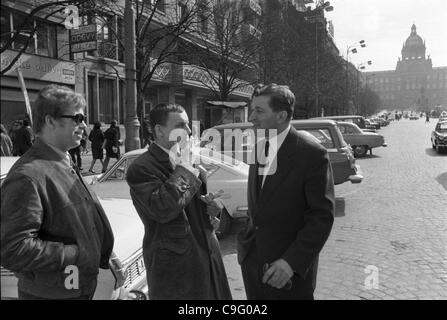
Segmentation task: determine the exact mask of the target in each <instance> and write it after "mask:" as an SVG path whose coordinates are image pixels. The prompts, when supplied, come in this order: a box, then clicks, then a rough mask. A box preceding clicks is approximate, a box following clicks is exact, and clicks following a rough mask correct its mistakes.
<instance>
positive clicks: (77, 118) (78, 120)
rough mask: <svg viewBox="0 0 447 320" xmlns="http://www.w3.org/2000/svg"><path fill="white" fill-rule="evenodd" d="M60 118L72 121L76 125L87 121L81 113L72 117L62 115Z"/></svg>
mask: <svg viewBox="0 0 447 320" xmlns="http://www.w3.org/2000/svg"><path fill="white" fill-rule="evenodd" d="M60 118H68V119H72V120H74V121H75V122H76V123H78V124H79V123H81V122H83V121H87V116H84V115H83V114H82V113H78V114H75V115H74V116H68V115H63V116H60Z"/></svg>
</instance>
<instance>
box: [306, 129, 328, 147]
mask: <svg viewBox="0 0 447 320" xmlns="http://www.w3.org/2000/svg"><path fill="white" fill-rule="evenodd" d="M305 131H307V132H308V133H310V134H311V135H313V136H314V137H315V138H317V139H318V141H319V142H320V143H321V144H322V145H323V146H324V147H326V148H327V149H329V148H335V145H334V141H333V140H332V136H331V133H330V132H329V129H313V130H309V129H306V130H305Z"/></svg>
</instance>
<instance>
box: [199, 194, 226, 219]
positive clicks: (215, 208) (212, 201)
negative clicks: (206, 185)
mask: <svg viewBox="0 0 447 320" xmlns="http://www.w3.org/2000/svg"><path fill="white" fill-rule="evenodd" d="M223 195H224V191H223V190H219V191H218V192H216V193H212V192H210V193H208V194H206V195H201V196H200V199H201V200H202V201H203V202H205V203H206V204H207V213H208V215H210V216H211V217H213V218H215V217H218V216H219V215H220V213H221V212H222V209H223V208H224V206H223V204H222V202H221V201H220V198H221V197H222V196H223Z"/></svg>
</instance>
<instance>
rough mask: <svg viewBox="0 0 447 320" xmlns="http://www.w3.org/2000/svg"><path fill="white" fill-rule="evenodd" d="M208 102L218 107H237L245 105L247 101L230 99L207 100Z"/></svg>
mask: <svg viewBox="0 0 447 320" xmlns="http://www.w3.org/2000/svg"><path fill="white" fill-rule="evenodd" d="M207 103H208V104H210V105H212V106H217V107H228V108H232V109H237V108H239V107H245V106H246V105H247V102H242V101H240V102H228V101H207Z"/></svg>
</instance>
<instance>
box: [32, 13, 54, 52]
mask: <svg viewBox="0 0 447 320" xmlns="http://www.w3.org/2000/svg"><path fill="white" fill-rule="evenodd" d="M36 23H37V29H36V36H37V54H40V55H42V56H48V57H52V58H56V57H57V41H56V37H57V32H56V26H55V25H48V24H46V23H44V22H42V21H37V22H36Z"/></svg>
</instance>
